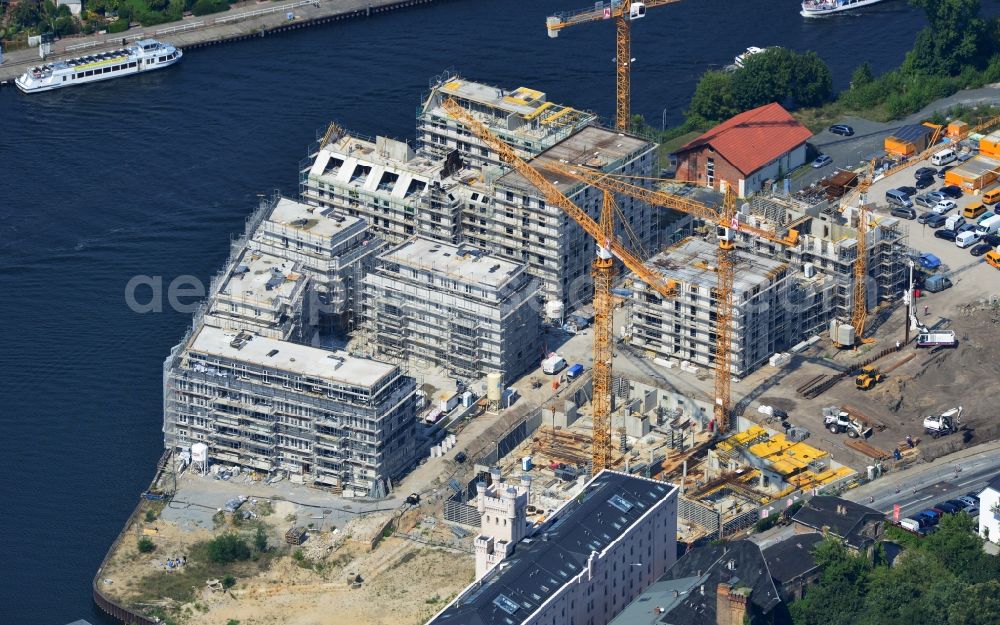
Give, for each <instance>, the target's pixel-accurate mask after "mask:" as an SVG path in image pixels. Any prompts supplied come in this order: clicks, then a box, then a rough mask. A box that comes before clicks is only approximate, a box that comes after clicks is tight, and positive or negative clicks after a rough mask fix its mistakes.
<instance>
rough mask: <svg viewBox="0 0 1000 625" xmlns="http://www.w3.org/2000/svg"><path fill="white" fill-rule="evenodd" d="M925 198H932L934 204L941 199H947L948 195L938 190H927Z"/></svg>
mask: <svg viewBox="0 0 1000 625" xmlns="http://www.w3.org/2000/svg"><path fill="white" fill-rule="evenodd" d="M927 199H929V200H934V204H937V203H938V202H940V201H941V200H947V199H948V196H947V195H945V194H944V193H941V192H940V191H929V192H928V193H927Z"/></svg>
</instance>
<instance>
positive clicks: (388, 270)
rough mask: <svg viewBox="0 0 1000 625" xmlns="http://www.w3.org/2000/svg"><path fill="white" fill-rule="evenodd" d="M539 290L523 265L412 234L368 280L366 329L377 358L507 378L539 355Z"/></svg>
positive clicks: (467, 375)
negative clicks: (499, 375)
mask: <svg viewBox="0 0 1000 625" xmlns="http://www.w3.org/2000/svg"><path fill="white" fill-rule="evenodd" d="M537 293H538V280H537V279H536V278H534V277H533V276H531V275H530V274H528V273H527V272H526V271H525V268H524V265H521V264H518V263H512V262H510V261H507V260H502V259H499V258H497V257H495V256H493V255H490V254H487V253H485V252H484V251H483V250H480V249H476V248H472V247H469V246H454V245H448V244H446V243H440V242H438V241H434V240H431V239H425V238H420V237H417V238H413V239H410V240H409V241H407V242H406V243H403V244H402V245H399V246H397V247H395V248H393V249H391V250H389V251H387V252H386V253H384V254H382V255H381V256H379V258H378V263H377V266H376V268H375V270H374V271H373V272H372V273H370V274H369V275H368V276H367V277H366V278H365V331H366V332H367V334H368V339H369V345H371V346H373V347H374V349H375V351H376V352H377V353H378V354H379V355H380V356H382V357H388V358H391V359H393V360H394V361H398V362H407V363H409V364H411V365H415V366H416V365H419V364H424V365H427V364H432V365H437V366H441V367H444V368H445V369H447V370H448V371H450V372H451V373H452V374H453V375H455V376H457V377H460V378H464V379H477V378H480V377H483V376H485V375H486V374H487V373H500V374H502V375H503V379H504V381H505V382H506V383H509V382H511V381H513V380H514V379H515V378H517V377H519V376H520V375H521V374H522V373H524V372H525V371H526V370H527V369H528V368H530V367H531V366H532V365H533V364H534V363H535V362H537V361H538V358H539V356H540V355H541V351H540V348H539V346H540V345H541V324H540V318H539V314H538V305H537V304H538V302H537V298H536V295H537Z"/></svg>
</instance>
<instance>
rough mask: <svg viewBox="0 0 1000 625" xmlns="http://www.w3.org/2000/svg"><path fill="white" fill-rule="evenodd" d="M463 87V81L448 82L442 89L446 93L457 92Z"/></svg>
mask: <svg viewBox="0 0 1000 625" xmlns="http://www.w3.org/2000/svg"><path fill="white" fill-rule="evenodd" d="M461 86H462V81H461V80H453V81H451V82H446V83H445V84H444V87H442V89H444V90H445V91H455V90H456V89H458V88H459V87H461Z"/></svg>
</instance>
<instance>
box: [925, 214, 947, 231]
mask: <svg viewBox="0 0 1000 625" xmlns="http://www.w3.org/2000/svg"><path fill="white" fill-rule="evenodd" d="M947 220H948V218H947V217H945V216H944V215H941V214H939V213H931V214H930V216H929V217H928V218H927V222H926V223H927V225H928V226H930V227H931V228H940V227H941V226H943V225H944V222H945V221H947Z"/></svg>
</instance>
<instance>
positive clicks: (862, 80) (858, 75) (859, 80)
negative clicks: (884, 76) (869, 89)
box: [851, 61, 875, 89]
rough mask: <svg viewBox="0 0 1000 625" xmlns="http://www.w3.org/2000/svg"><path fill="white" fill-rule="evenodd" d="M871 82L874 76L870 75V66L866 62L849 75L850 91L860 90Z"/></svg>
mask: <svg viewBox="0 0 1000 625" xmlns="http://www.w3.org/2000/svg"><path fill="white" fill-rule="evenodd" d="M873 80H875V76H874V74H872V66H871V64H870V63H868V61H865V62H864V63H862V64H861V65H858V67H857V68H856V69H855V70H854V73H853V74H851V89H860V88H861V87H864V86H865V85H867V84H869V83H871V82H872V81H873Z"/></svg>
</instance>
